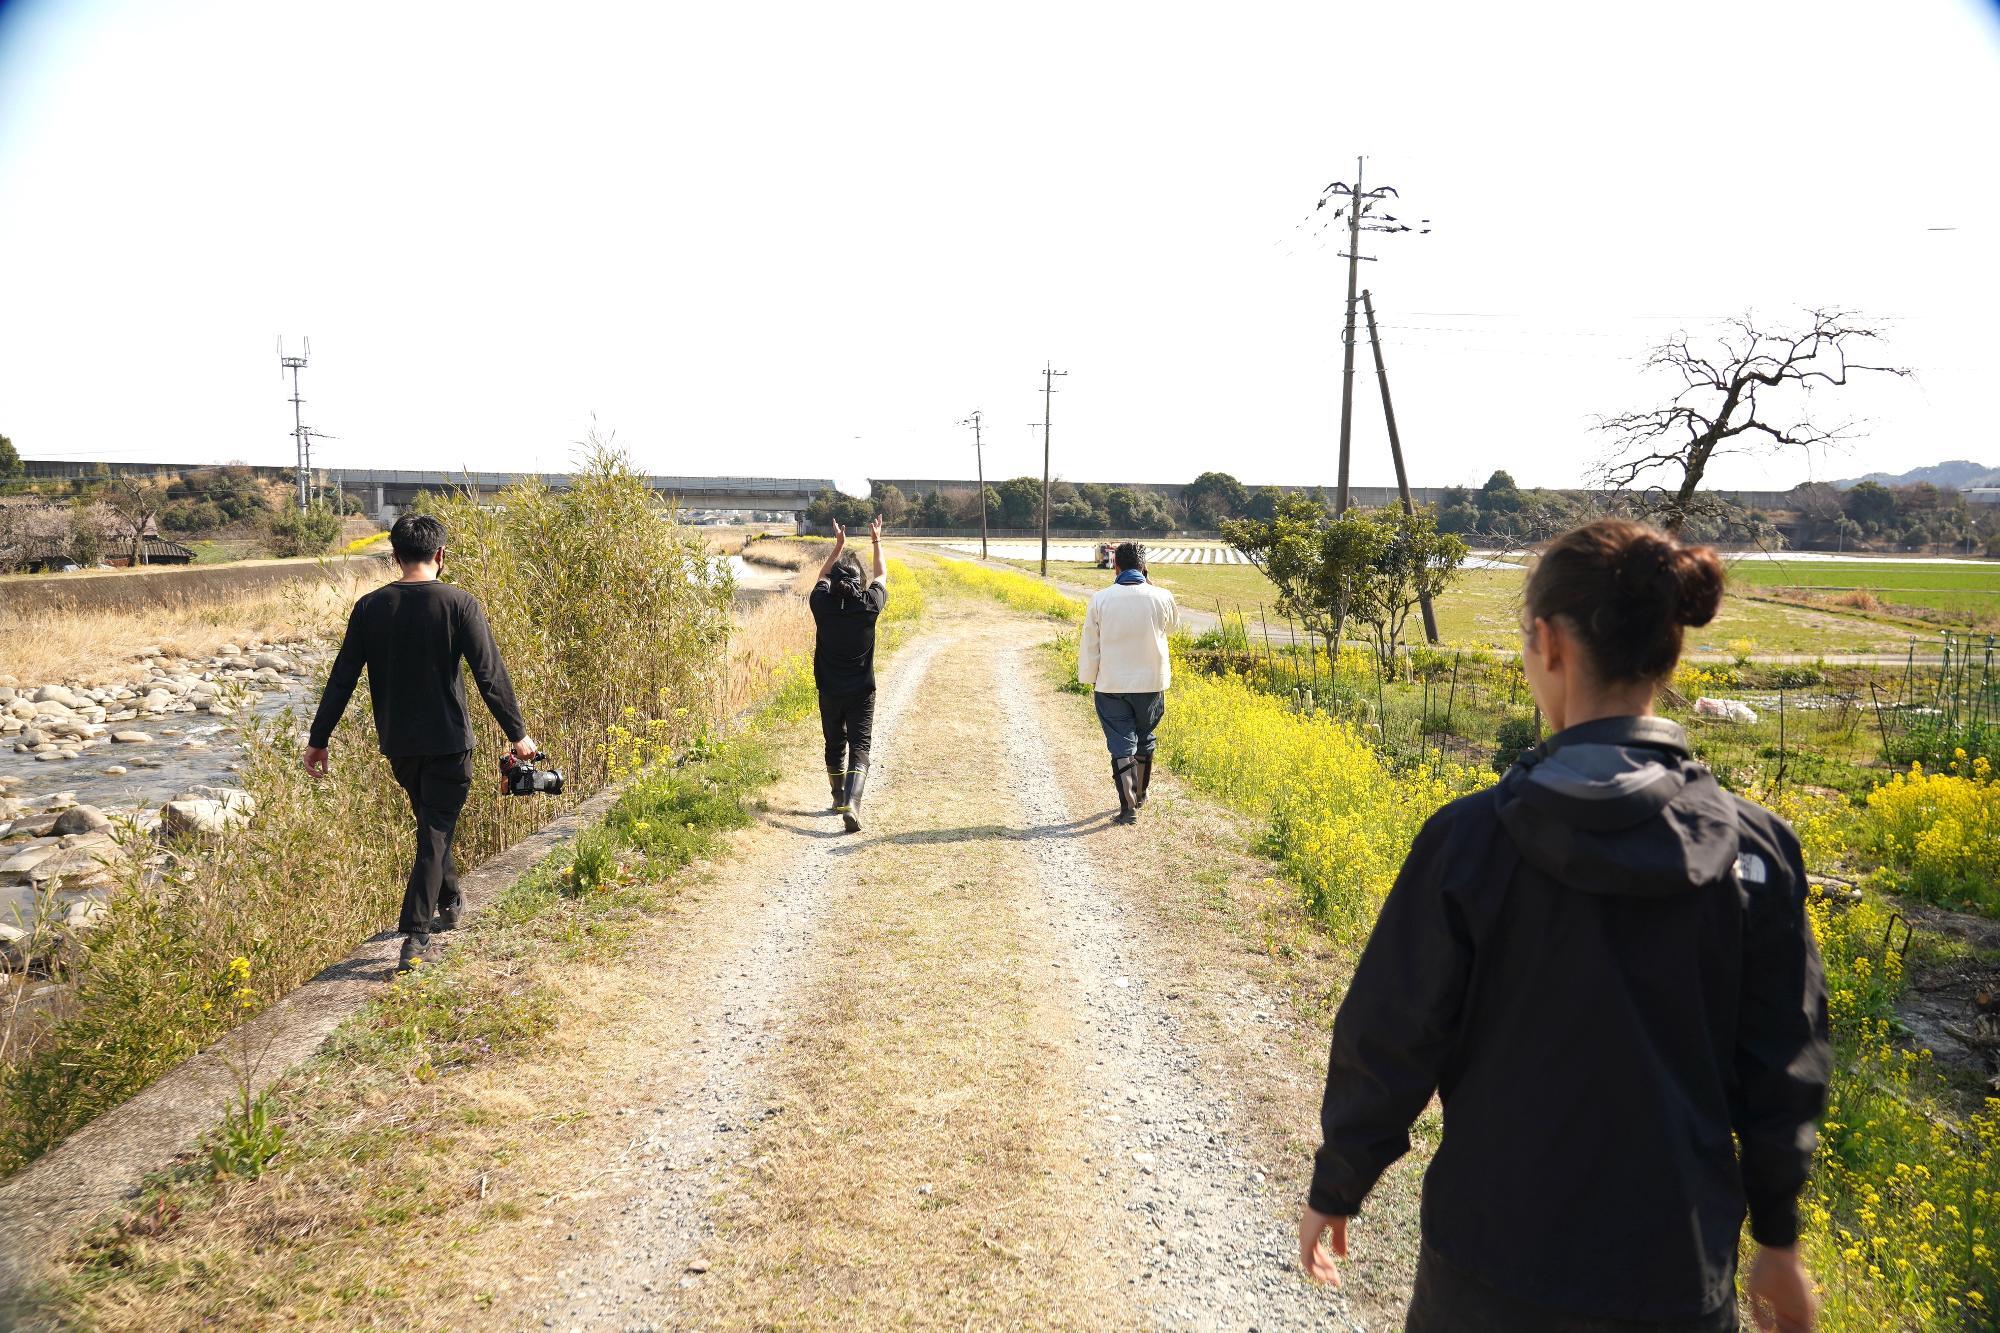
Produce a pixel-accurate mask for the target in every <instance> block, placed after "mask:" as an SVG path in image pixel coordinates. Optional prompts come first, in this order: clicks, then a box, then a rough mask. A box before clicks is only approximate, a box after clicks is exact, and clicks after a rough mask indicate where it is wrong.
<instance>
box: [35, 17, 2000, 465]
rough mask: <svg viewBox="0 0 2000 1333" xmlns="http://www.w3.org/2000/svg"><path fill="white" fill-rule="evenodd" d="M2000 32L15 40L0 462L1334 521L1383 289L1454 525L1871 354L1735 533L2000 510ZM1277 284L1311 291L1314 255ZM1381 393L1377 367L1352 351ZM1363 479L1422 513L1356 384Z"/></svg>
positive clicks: (432, 22) (337, 20) (1422, 453)
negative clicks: (1670, 413)
mask: <svg viewBox="0 0 2000 1333" xmlns="http://www.w3.org/2000/svg"><path fill="white" fill-rule="evenodd" d="M1996 125H2000V7H1996V6H1995V5H1994V4H1992V3H1990V0H1989V2H1988V3H1975V2H1974V0H1913V2H1912V3H1908V4H1895V5H1889V4H1882V3H1880V0H1865V2H1864V3H1843V2H1833V0H1807V2H1806V3H1796V4H1786V3H1758V4H1742V3H1740V2H1738V0H1725V2H1724V3H1717V4H1708V3H1683V4H1677V5H1653V6H1636V5H1606V4H1603V3H1590V4H1575V5H1549V4H1541V5H1538V4H1528V5H1514V6H1501V5H1494V4H1491V3H1479V4H1464V5H1437V4H1426V5H1414V4H1374V5H1368V6H1365V7H1364V6H1358V5H1349V4H1334V3H1326V2H1324V0H1322V2H1321V3H1315V4H1304V5H1265V4H1255V3H1243V4H1235V5H1226V6H1223V5H1212V4H1207V5H1200V6H1194V5H1170V4H1160V3H1150V4H1130V5H1103V4H1082V3H1069V4H1038V3H1015V4H1007V5H993V4H989V5H980V6H971V5H944V4H937V3H935V2H933V3H928V4H921V5H909V6H890V5H876V4H866V3H848V4H836V5H830V4H825V3H815V4H800V5H772V4H734V5H732V4H714V3H704V4H686V3H676V4H653V5H631V6H611V5H595V4H585V3H569V4H564V5H546V4H536V5H532V6H530V5H507V4H493V3H487V4H480V5H472V4H463V5H435V4H423V3H411V2H410V0H400V2H399V3H396V4H371V3H353V2H350V3H343V4H339V5H328V4H282V5H273V4H269V3H241V4H238V3H195V2H194V0H185V2H179V3H168V4H163V3H157V2H155V3H139V2H138V0H67V2H59V0H40V2H39V3H27V4H23V3H20V2H19V0H14V2H12V3H0V433H4V434H8V435H11V436H12V437H13V439H14V440H15V442H16V445H17V446H18V447H19V448H20V449H21V451H22V453H23V454H24V455H26V456H28V457H31V458H37V457H109V458H124V459H158V460H175V461H177V460H189V461H211V460H232V459H240V460H244V461H249V462H255V463H289V462H290V461H291V458H292V444H291V437H290V431H291V425H292V419H291V413H292V409H291V406H290V404H289V403H288V402H287V401H286V398H287V390H285V389H284V388H283V387H281V384H280V379H279V373H278V364H277V359H276V354H275V348H274V343H275V340H276V338H277V336H278V335H279V334H281V333H282V334H283V335H285V336H286V337H287V339H288V340H290V342H291V343H292V344H293V345H294V346H296V344H297V340H298V339H299V337H300V336H301V335H306V334H309V335H310V336H311V338H312V363H311V365H310V367H309V368H308V369H307V371H306V372H305V387H304V392H305V397H306V399H307V407H306V413H307V420H308V423H309V424H311V425H314V426H316V427H318V428H319V429H321V430H324V431H326V432H329V433H330V434H332V435H334V436H337V437H338V438H337V439H334V440H329V441H325V442H323V443H322V445H321V454H320V457H321V459H322V460H323V461H324V462H326V463H327V464H329V465H331V466H338V465H340V464H343V463H345V464H348V465H354V466H361V465H372V466H398V467H477V468H532V467H542V468H560V467H562V466H563V465H564V464H565V462H566V461H567V459H568V457H569V451H570V442H571V441H574V440H576V439H577V438H579V437H580V436H581V435H583V434H584V432H585V431H586V430H588V429H589V428H590V426H591V422H592V420H593V417H594V418H595V420H596V422H597V423H598V425H599V426H600V427H602V428H604V429H606V430H615V431H616V432H617V437H618V439H619V440H620V441H621V442H623V443H624V444H626V445H627V446H628V447H629V448H630V449H631V450H632V452H633V453H634V455H635V457H636V458H637V459H638V460H639V462H640V463H641V464H642V465H643V466H645V467H646V468H648V469H650V470H654V471H659V472H666V473H688V474H754V475H785V476H814V477H818V476H831V477H836V478H839V479H841V480H842V481H844V482H847V483H848V484H850V485H856V484H858V483H859V479H860V478H862V477H864V476H867V475H871V474H872V475H876V476H896V475H912V474H914V475H919V476H969V475H971V471H972V461H973V460H972V449H971V438H970V434H969V432H966V431H962V430H958V429H956V428H955V427H954V425H953V422H954V421H955V420H957V419H958V418H960V417H963V416H964V415H966V414H967V413H968V412H970V411H971V410H972V409H974V408H980V409H983V410H984V412H985V414H986V420H987V423H988V437H987V438H988V446H989V448H988V476H989V477H993V476H1007V475H1012V474H1016V473H1020V472H1029V471H1036V472H1038V471H1039V470H1040V431H1039V426H1038V425H1037V427H1036V428H1035V429H1033V430H1031V429H1030V428H1029V426H1028V423H1029V422H1030V421H1031V420H1032V421H1035V422H1037V423H1039V420H1040V417H1041V400H1040V398H1039V396H1038V395H1037V389H1038V387H1039V384H1040V375H1039V372H1040V369H1041V367H1042V365H1043V364H1044V362H1045V360H1048V359H1053V361H1054V362H1055V364H1056V366H1057V367H1058V368H1062V369H1067V370H1069V371H1070V375H1069V377H1068V379H1066V380H1064V381H1061V382H1060V383H1061V390H1062V391H1061V393H1060V394H1059V395H1058V396H1057V398H1056V400H1055V430H1054V447H1055V453H1056V470H1057V472H1058V473H1059V474H1062V475H1067V476H1070V477H1072V478H1076V479H1079V480H1088V479H1106V478H1115V477H1129V478H1138V479H1151V480H1184V479H1186V478H1188V477H1191V476H1192V475H1194V474H1195V473H1197V472H1200V471H1203V470H1205V469H1209V468H1221V469H1224V470H1227V471H1230V472H1233V473H1235V474H1236V475H1238V476H1239V477H1241V478H1243V479H1244V480H1246V481H1252V482H1262V481H1279V482H1294V483H1316V482H1327V483H1330V482H1331V481H1332V480H1333V478H1334V469H1335V439H1336V434H1337V427H1336V423H1337V419H1338V401H1339V319H1340V309H1341V300H1342V296H1343V293H1344V281H1345V278H1344V273H1343V271H1342V267H1343V266H1342V262H1341V261H1340V260H1339V259H1338V258H1337V257H1336V255H1335V251H1336V250H1337V249H1338V248H1339V247H1338V246H1337V245H1328V246H1325V247H1324V248H1319V247H1318V245H1317V242H1315V241H1313V240H1312V239H1310V238H1308V237H1304V236H1302V234H1301V233H1300V232H1299V231H1297V230H1296V227H1297V224H1299V223H1300V222H1301V220H1302V219H1304V218H1305V217H1306V216H1307V215H1308V214H1309V213H1310V212H1311V211H1312V208H1313V204H1314V201H1315V199H1316V198H1317V197H1318V194H1319V191H1320V189H1321V187H1323V186H1324V185H1325V184H1326V183H1327V182H1328V181H1331V180H1334V179H1336V178H1338V179H1343V180H1345V179H1350V178H1351V177H1352V175H1353V170H1354V158H1355V155H1356V154H1362V153H1365V154H1367V155H1368V179H1369V182H1370V183H1371V184H1372V183H1375V182H1378V181H1379V182H1386V183H1390V184H1393V185H1395V186H1396V187H1397V188H1398V189H1399V190H1400V191H1401V192H1402V200H1401V207H1399V208H1398V209H1397V212H1398V213H1399V214H1400V215H1402V216H1404V217H1410V218H1414V217H1428V218H1430V219H1432V224H1433V226H1434V228H1435V230H1434V231H1433V232H1432V234H1430V235H1428V236H1416V235H1408V236H1395V237H1386V238H1382V239H1380V240H1379V241H1378V242H1377V243H1375V244H1373V245H1372V246H1369V247H1368V248H1367V250H1366V252H1368V253H1374V254H1377V255H1379V256H1380V259H1379V261H1378V262H1376V263H1372V264H1365V265H1363V270H1364V272H1363V281H1364V284H1365V285H1369V286H1371V287H1373V289H1374V291H1375V295H1376V300H1377V304H1378V307H1379V309H1380V311H1381V312H1382V318H1383V322H1384V326H1385V327H1384V342H1385V346H1386V349H1387V353H1388V356H1389V368H1390V372H1391V374H1392V376H1393V377H1394V379H1393V384H1394V388H1395V393H1396V409H1397V416H1398V420H1399V425H1400V426H1401V428H1402V432H1403V435H1404V439H1405V445H1406V448H1407V449H1408V451H1409V455H1410V459H1411V470H1412V473H1413V478H1412V479H1413V480H1414V481H1416V482H1417V483H1419V484H1442V483H1448V482H1459V481H1474V482H1476V481H1478V480H1480V479H1482V478H1483V477H1484V476H1485V475H1486V473H1487V472H1488V471H1490V470H1491V469H1492V468H1493V467H1495V466H1502V465H1504V466H1507V467H1509V468H1511V469H1512V471H1513V472H1514V474H1515V476H1516V477H1517V478H1518V479H1519V480H1520V481H1522V482H1523V483H1524V484H1546V485H1564V484H1574V483H1575V482H1576V481H1577V480H1578V479H1579V478H1580V476H1581V475H1582V473H1583V470H1584V469H1585V467H1586V466H1587V464H1588V463H1589V462H1590V460H1591V459H1592V457H1593V456H1594V455H1595V453H1596V452H1597V451H1598V450H1599V449H1600V448H1601V441H1600V440H1599V439H1598V438H1597V437H1595V436H1594V435H1593V434H1592V432H1591V429H1590V425H1591V420H1592V416H1593V414H1595V413H1600V412H1604V413H1608V412H1615V411H1618V410H1621V409H1625V408H1630V407H1636V406H1641V405H1644V404H1647V403H1649V402H1651V401H1653V400H1654V399H1655V398H1656V396H1657V390H1656V388H1654V387H1651V386H1649V385H1648V384H1647V383H1646V382H1645V381H1644V380H1643V379H1642V378H1641V377H1640V375H1639V371H1638V367H1637V364H1636V363H1637V359H1638V357H1639V355H1640V354H1641V353H1642V352H1643V351H1644V350H1645V349H1646V348H1647V346H1648V345H1649V344H1651V343H1652V342H1654V341H1656V340H1657V339H1658V338H1659V337H1661V336H1662V335H1664V334H1667V333H1670V332H1672V331H1673V330H1674V329H1676V328H1680V327H1687V328H1689V329H1690V330H1699V329H1700V328H1702V327H1704V326H1706V325H1708V324H1710V323H1711V322H1712V321H1713V320H1714V318H1716V317H1717V316H1720V315H1724V314H1727V313H1729V312H1733V311H1741V310H1744V309H1746V308H1749V309H1754V310H1756V311H1757V312H1759V313H1760V314H1762V315H1768V316H1770V317H1773V318H1780V319H1782V318H1783V317H1785V316H1786V315H1788V314H1793V313H1795V312H1796V311H1797V309H1798V307H1799V306H1800V305H1801V304H1806V303H1824V304H1837V305H1844V306H1848V307H1853V308H1856V309H1859V310H1862V311H1865V312H1868V313H1869V314H1871V315H1873V316H1876V317H1878V318H1879V319H1880V320H1881V321H1882V324H1883V327H1885V328H1886V329H1888V330H1890V331H1891V332H1892V333H1893V335H1894V337H1893V342H1892V343H1891V345H1890V349H1889V355H1890V356H1891V357H1893V358H1894V359H1896V360H1897V361H1900V362H1901V363H1903V364H1907V365H1909V366H1911V367H1913V368H1914V369H1915V370H1916V371H1917V375H1916V377H1915V378H1914V379H1913V380H1910V381H1891V382H1886V383H1882V384H1879V385H1876V386H1872V387H1869V388H1866V389H1863V390H1860V391H1857V392H1855V393H1853V394H1852V395H1851V396H1850V397H1849V398H1848V399H1847V400H1845V403H1844V404H1842V405H1830V406H1829V407H1828V414H1829V415H1832V416H1845V415H1850V414H1858V415H1862V416H1865V417H1868V418H1871V419H1872V424H1871V426H1870V428H1869V429H1870V434H1869V436H1868V437H1867V438H1866V439H1863V440H1861V441H1859V442H1858V443H1857V444H1855V445H1854V446H1853V447H1852V448H1851V450H1849V451H1848V452H1847V453H1846V454H1844V455H1837V456H1834V457H1831V458H1828V459H1823V460H1815V461H1812V462H1811V463H1810V465H1809V464H1808V461H1807V460H1804V459H1801V458H1798V457H1796V456H1793V457H1786V458H1781V459H1751V460H1743V461H1740V462H1736V463H1732V464H1730V465H1729V466H1727V467H1726V468H1724V469H1722V470H1721V472H1720V474H1719V479H1720V480H1721V481H1723V482H1725V483H1728V484H1733V485H1740V486H1784V485H1789V484H1791V483H1792V482H1795V481H1798V480H1801V479H1803V478H1804V477H1805V476H1806V475H1807V474H1808V471H1809V470H1810V472H1811V474H1812V475H1816V476H1822V477H1833V476H1845V475H1850V474H1853V473H1858V472H1862V471H1867V470H1871V469H1875V468H1886V469H1890V470H1900V469H1902V468H1904V467H1908V466H1912V465H1915V464H1919V463H1927V462H1933V461H1936V460H1939V459H1943V458H1957V457H1968V456H1969V457H1972V458H1975V459H1979V460H1982V461H1985V462H1988V463H1990V464H1992V465H1994V466H1996V467H2000V429H1996V427H1995V425H1994V422H1993V415H1992V414H1993V408H1994V394H1993V391H1992V382H1993V377H1994V373H1995V372H1994V366H1995V361H1996V356H1997V355H2000V336H1996V329H2000V320H1996V311H2000V253H1996V245H1995V242H1996V239H2000V238H1996V229H1995V223H1994V218H1995V216H1996V212H2000V173H1996V172H1995V170H1994V168H1993V161H1994V159H1993V152H1994V150H1993V138H1994V127H1995V126H1996ZM1300 241H1302V242H1303V243H1300V244H1287V242H1300ZM1362 366H1363V368H1364V370H1365V369H1366V367H1367V361H1366V349H1365V346H1364V348H1363V360H1362ZM1357 390H1358V399H1357V401H1358V406H1357V413H1356V417H1357V428H1356V448H1357V457H1356V462H1355V469H1354V477H1355V480H1356V481H1357V482H1362V483H1380V482H1386V481H1388V480H1389V479H1390V475H1391V474H1390V469H1389V464H1388V459H1387V453H1386V446H1385V444H1384V442H1383V441H1384V437H1383V433H1382V429H1381V425H1380V419H1381V413H1380V406H1379V401H1378V399H1377V397H1376V388H1375V382H1374V378H1373V376H1372V374H1368V375H1366V376H1363V377H1357Z"/></svg>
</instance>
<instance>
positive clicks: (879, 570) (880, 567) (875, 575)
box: [868, 514, 889, 583]
mask: <svg viewBox="0 0 2000 1333" xmlns="http://www.w3.org/2000/svg"><path fill="white" fill-rule="evenodd" d="M868 540H869V541H871V542H873V543H875V567H874V568H873V569H872V570H870V571H869V574H868V581H869V582H871V583H880V582H882V581H883V579H884V577H885V576H886V575H887V574H888V572H889V570H888V567H887V566H886V565H884V564H883V563H882V516H881V515H880V514H877V515H875V521H874V522H872V523H870V524H869V525H868Z"/></svg>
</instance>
